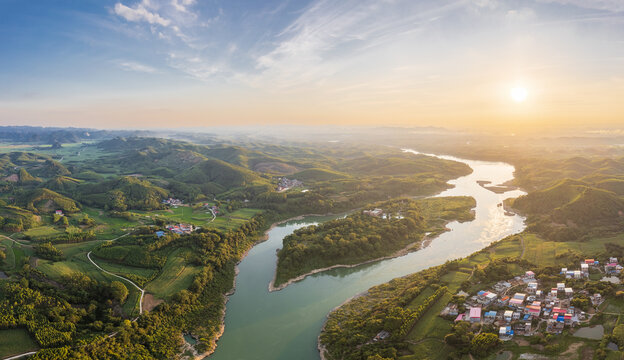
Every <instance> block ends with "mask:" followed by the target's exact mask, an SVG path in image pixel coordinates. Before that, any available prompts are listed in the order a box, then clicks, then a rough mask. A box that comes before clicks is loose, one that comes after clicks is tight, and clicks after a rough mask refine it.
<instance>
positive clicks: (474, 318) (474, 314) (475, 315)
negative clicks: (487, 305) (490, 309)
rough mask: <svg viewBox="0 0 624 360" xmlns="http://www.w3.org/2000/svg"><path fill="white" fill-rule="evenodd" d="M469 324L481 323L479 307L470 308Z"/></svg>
mask: <svg viewBox="0 0 624 360" xmlns="http://www.w3.org/2000/svg"><path fill="white" fill-rule="evenodd" d="M469 320H470V322H480V321H481V308H480V307H471V308H470V316H469Z"/></svg>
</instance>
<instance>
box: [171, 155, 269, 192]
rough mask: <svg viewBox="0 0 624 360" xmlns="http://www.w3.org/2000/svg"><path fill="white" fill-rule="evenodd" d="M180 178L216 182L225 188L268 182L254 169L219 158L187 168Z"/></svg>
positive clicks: (195, 181)
mask: <svg viewBox="0 0 624 360" xmlns="http://www.w3.org/2000/svg"><path fill="white" fill-rule="evenodd" d="M180 179H182V181H186V182H189V183H193V184H202V183H215V184H218V185H220V186H223V187H225V188H231V187H236V186H243V185H251V184H253V183H254V182H266V180H264V179H262V178H261V177H260V176H258V175H256V174H255V173H254V172H253V171H251V170H248V169H245V168H243V167H240V166H236V165H232V164H229V163H227V162H225V161H221V160H217V159H208V160H206V161H203V162H201V163H198V164H196V165H194V166H193V167H191V168H190V169H187V170H185V171H184V172H183V173H182V174H181V175H180Z"/></svg>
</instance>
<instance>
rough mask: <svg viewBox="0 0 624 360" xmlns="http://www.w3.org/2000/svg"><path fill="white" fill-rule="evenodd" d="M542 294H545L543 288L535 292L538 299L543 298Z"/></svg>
mask: <svg viewBox="0 0 624 360" xmlns="http://www.w3.org/2000/svg"><path fill="white" fill-rule="evenodd" d="M542 296H544V292H543V291H542V290H537V291H536V292H535V298H537V299H541V298H542Z"/></svg>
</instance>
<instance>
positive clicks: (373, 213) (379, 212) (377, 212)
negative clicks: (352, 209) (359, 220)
mask: <svg viewBox="0 0 624 360" xmlns="http://www.w3.org/2000/svg"><path fill="white" fill-rule="evenodd" d="M362 213H363V214H366V215H370V216H374V217H380V216H381V215H383V210H382V209H374V210H364V211H362Z"/></svg>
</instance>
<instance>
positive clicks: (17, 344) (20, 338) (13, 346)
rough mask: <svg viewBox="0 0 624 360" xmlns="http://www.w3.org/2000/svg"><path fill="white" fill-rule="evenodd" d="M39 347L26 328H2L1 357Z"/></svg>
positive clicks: (0, 338)
mask: <svg viewBox="0 0 624 360" xmlns="http://www.w3.org/2000/svg"><path fill="white" fill-rule="evenodd" d="M38 348H39V347H38V346H37V344H36V343H35V341H34V340H33V339H32V338H31V337H30V335H29V334H28V332H27V331H26V329H7V330H0V358H5V357H9V356H11V355H18V354H23V353H25V352H29V351H34V350H37V349H38Z"/></svg>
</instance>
